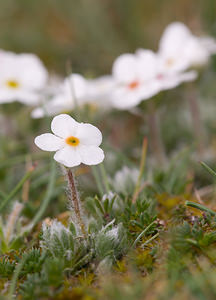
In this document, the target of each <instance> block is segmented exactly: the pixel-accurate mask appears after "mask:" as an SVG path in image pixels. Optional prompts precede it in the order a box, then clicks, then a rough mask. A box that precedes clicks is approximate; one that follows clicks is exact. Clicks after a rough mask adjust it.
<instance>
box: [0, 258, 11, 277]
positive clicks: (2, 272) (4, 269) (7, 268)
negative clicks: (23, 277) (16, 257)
mask: <svg viewBox="0 0 216 300" xmlns="http://www.w3.org/2000/svg"><path fill="white" fill-rule="evenodd" d="M14 268H15V262H14V261H12V262H10V260H9V259H8V258H7V257H3V258H2V259H1V260H0V277H3V278H11V275H12V274H13V271H14Z"/></svg>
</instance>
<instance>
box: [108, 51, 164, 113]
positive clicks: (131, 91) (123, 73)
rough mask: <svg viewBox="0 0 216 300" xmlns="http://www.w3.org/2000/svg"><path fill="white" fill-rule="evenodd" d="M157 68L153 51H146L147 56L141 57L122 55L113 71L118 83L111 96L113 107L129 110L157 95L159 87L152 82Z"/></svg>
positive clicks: (115, 62) (116, 61)
mask: <svg viewBox="0 0 216 300" xmlns="http://www.w3.org/2000/svg"><path fill="white" fill-rule="evenodd" d="M156 68H157V66H156V62H155V57H154V55H153V53H152V51H149V50H146V55H145V56H144V55H142V56H141V57H140V56H139V55H134V54H122V55H120V56H119V57H118V58H117V59H116V60H115V61H114V64H113V69H112V73H113V77H114V80H115V81H116V86H115V87H114V89H113V91H112V94H111V98H112V103H113V106H114V107H116V108H119V109H129V108H132V107H134V106H136V105H138V104H139V103H140V102H141V101H142V100H145V99H149V98H151V97H152V96H154V95H155V94H157V93H158V91H159V86H158V85H157V82H156V81H154V80H152V78H154V75H155V72H156Z"/></svg>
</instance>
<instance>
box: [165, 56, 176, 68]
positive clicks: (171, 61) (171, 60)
mask: <svg viewBox="0 0 216 300" xmlns="http://www.w3.org/2000/svg"><path fill="white" fill-rule="evenodd" d="M166 64H167V66H168V67H171V66H172V65H173V64H174V59H172V58H168V59H167V61H166Z"/></svg>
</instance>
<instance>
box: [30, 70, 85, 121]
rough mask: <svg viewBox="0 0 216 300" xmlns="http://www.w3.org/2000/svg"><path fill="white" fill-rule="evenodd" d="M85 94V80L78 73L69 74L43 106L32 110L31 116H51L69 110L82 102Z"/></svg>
mask: <svg viewBox="0 0 216 300" xmlns="http://www.w3.org/2000/svg"><path fill="white" fill-rule="evenodd" d="M86 94H87V81H86V80H85V78H84V77H83V76H82V75H80V74H71V75H70V76H68V77H67V78H66V79H65V80H64V82H63V83H62V84H61V85H60V87H59V90H58V92H57V93H56V95H55V96H54V97H53V98H52V99H50V100H49V101H48V102H47V103H45V104H44V106H43V107H38V108H36V109H34V110H33V111H32V114H31V116H32V117H33V118H42V117H44V116H45V115H48V116H53V115H57V114H59V113H62V112H65V111H71V110H73V109H74V107H75V106H76V105H78V106H80V105H82V104H83V103H84V99H85V97H86Z"/></svg>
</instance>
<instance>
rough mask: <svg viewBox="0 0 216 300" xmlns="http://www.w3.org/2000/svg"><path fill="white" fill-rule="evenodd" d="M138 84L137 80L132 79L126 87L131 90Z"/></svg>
mask: <svg viewBox="0 0 216 300" xmlns="http://www.w3.org/2000/svg"><path fill="white" fill-rule="evenodd" d="M138 86H139V81H136V80H135V81H132V82H131V83H130V84H129V85H128V88H129V89H130V90H133V89H136V88H137V87H138Z"/></svg>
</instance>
